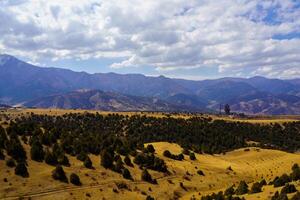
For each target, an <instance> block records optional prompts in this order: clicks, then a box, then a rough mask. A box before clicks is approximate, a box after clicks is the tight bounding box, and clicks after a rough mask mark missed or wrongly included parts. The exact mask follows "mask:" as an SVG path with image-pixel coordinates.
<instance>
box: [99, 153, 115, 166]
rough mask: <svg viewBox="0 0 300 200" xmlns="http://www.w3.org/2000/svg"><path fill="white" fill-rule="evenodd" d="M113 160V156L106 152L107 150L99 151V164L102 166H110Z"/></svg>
mask: <svg viewBox="0 0 300 200" xmlns="http://www.w3.org/2000/svg"><path fill="white" fill-rule="evenodd" d="M113 161H114V160H113V156H112V154H111V153H110V152H108V150H106V149H105V150H103V151H102V152H101V165H102V166H103V167H104V168H106V169H107V168H112V166H113Z"/></svg>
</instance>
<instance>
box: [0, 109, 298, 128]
mask: <svg viewBox="0 0 300 200" xmlns="http://www.w3.org/2000/svg"><path fill="white" fill-rule="evenodd" d="M85 112H88V113H100V114H102V115H108V114H121V115H128V116H132V115H147V116H151V117H166V116H171V117H175V118H185V119H187V118H190V117H193V116H201V117H207V118H208V117H210V118H212V119H213V120H227V121H239V122H247V123H259V124H264V123H285V122H294V121H300V116H296V115H281V116H250V117H248V118H239V117H228V116H224V115H222V116H218V115H212V114H187V113H178V114H174V113H172V114H168V113H163V112H110V111H98V110H79V109H76V110H75V109H40V108H26V109H23V108H19V109H8V110H5V111H2V112H1V111H0V121H1V114H2V115H3V114H6V115H9V116H10V117H11V118H14V117H18V116H22V115H28V114H30V113H34V114H43V115H44V114H47V115H63V114H66V113H85Z"/></svg>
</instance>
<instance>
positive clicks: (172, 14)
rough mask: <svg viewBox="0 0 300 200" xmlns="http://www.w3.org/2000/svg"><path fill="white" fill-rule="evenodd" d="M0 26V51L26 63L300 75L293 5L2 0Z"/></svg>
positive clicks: (298, 24)
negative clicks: (92, 62)
mask: <svg viewBox="0 0 300 200" xmlns="http://www.w3.org/2000/svg"><path fill="white" fill-rule="evenodd" d="M0 23H1V26H0V34H1V38H0V50H1V51H2V52H3V53H11V54H15V55H21V56H24V57H28V58H31V59H32V60H33V61H35V60H39V59H43V58H51V59H53V60H59V59H62V58H71V59H72V58H73V59H89V58H99V57H110V58H111V57H112V58H113V57H116V58H120V57H122V58H124V60H123V61H121V62H116V63H113V64H112V65H111V67H113V68H122V67H139V66H149V67H152V68H155V69H156V70H158V71H164V70H176V69H186V70H189V69H192V68H201V67H205V68H207V67H216V66H217V67H218V68H219V73H220V74H223V73H227V74H228V73H229V72H232V73H233V74H232V75H235V74H241V75H244V76H248V75H249V74H259V75H266V76H274V77H278V76H286V77H288V76H291V77H295V76H299V73H297V72H296V71H297V68H299V67H300V65H299V64H300V60H299V58H300V38H299V32H300V3H297V1H293V0H284V1H282V0H270V1H259V0H251V1H250V0H245V1H238V0H219V1H210V0H191V1H185V0H161V1H152V0H145V1H143V3H141V1H139V0H102V1H96V0H86V1H81V0H73V1H62V0H52V1H46V0H40V1H38V2H37V1H34V0H28V1H21V0H18V1H16V0H15V1H14V0H10V1H8V0H4V1H0ZM278 35H280V36H283V37H281V39H279V38H278V37H276V36H278ZM285 35H288V38H285V37H284V36H285Z"/></svg>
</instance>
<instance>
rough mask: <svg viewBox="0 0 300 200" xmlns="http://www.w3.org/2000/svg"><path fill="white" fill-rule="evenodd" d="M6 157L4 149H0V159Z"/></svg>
mask: <svg viewBox="0 0 300 200" xmlns="http://www.w3.org/2000/svg"><path fill="white" fill-rule="evenodd" d="M4 159H5V155H4V153H3V150H2V149H0V160H4Z"/></svg>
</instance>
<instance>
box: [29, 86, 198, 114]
mask: <svg viewBox="0 0 300 200" xmlns="http://www.w3.org/2000/svg"><path fill="white" fill-rule="evenodd" d="M24 105H25V106H27V107H38V108H63V109H89V110H102V111H180V110H190V111H197V110H198V111H200V110H199V109H197V108H193V107H188V106H182V105H180V104H175V103H174V104H171V103H168V102H166V101H163V100H159V99H157V98H150V97H136V96H130V95H122V94H118V93H113V92H103V91H100V90H80V91H75V92H70V93H66V94H61V95H52V96H47V97H42V98H39V99H36V100H33V101H29V102H26V103H25V104H24Z"/></svg>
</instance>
